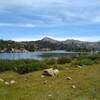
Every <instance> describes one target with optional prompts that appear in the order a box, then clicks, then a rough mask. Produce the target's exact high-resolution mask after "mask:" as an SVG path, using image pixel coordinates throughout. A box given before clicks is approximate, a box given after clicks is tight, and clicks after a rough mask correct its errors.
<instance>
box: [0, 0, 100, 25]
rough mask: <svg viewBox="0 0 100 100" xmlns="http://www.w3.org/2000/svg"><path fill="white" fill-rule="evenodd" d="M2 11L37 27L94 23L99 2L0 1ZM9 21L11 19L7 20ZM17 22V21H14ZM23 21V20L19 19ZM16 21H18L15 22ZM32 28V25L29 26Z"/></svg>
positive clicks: (74, 0)
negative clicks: (20, 17)
mask: <svg viewBox="0 0 100 100" xmlns="http://www.w3.org/2000/svg"><path fill="white" fill-rule="evenodd" d="M2 11H3V12H5V15H6V12H11V13H10V14H11V16H13V15H16V17H19V16H23V17H24V18H26V21H28V20H30V21H31V22H32V23H34V22H35V23H36V24H37V25H39V26H40V25H41V26H43V25H44V26H46V25H49V26H50V25H51V26H52V25H56V26H57V25H69V24H73V23H75V24H77V23H81V24H87V23H94V22H95V23H96V22H98V18H96V19H95V21H93V20H94V18H95V17H96V16H97V14H99V13H100V1H99V0H8V1H7V0H0V12H1V13H0V14H1V15H2ZM8 20H9V21H10V20H12V19H8ZM15 20H17V19H15ZM21 20H23V19H21ZM17 21H18V20H17ZM40 23H41V24H40ZM29 26H32V25H29Z"/></svg>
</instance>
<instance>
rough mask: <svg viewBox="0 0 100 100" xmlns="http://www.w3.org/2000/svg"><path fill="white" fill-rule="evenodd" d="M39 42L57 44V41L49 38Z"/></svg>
mask: <svg viewBox="0 0 100 100" xmlns="http://www.w3.org/2000/svg"><path fill="white" fill-rule="evenodd" d="M41 41H43V42H51V43H57V42H59V41H57V40H54V39H51V38H49V37H44V38H43V39H42V40H41Z"/></svg>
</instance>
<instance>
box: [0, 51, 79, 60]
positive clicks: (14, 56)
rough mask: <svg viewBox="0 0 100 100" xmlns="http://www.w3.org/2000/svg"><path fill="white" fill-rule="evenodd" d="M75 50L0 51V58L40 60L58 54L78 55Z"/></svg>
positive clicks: (58, 55) (57, 55)
mask: <svg viewBox="0 0 100 100" xmlns="http://www.w3.org/2000/svg"><path fill="white" fill-rule="evenodd" d="M78 54H79V53H76V52H66V51H63V50H59V51H58V50H57V51H46V52H45V51H38V52H24V53H0V59H9V60H16V59H36V60H42V59H46V58H53V57H60V56H70V55H78Z"/></svg>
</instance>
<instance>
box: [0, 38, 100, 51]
mask: <svg viewBox="0 0 100 100" xmlns="http://www.w3.org/2000/svg"><path fill="white" fill-rule="evenodd" d="M91 49H93V50H95V51H98V50H100V42H99V41H98V42H86V41H79V40H65V41H58V40H54V39H51V38H49V37H45V38H43V39H41V40H37V41H23V42H16V41H5V40H0V51H1V52H11V51H12V52H16V51H19V52H22V51H23V52H25V51H38V50H67V51H91Z"/></svg>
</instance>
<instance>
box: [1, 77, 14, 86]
mask: <svg viewBox="0 0 100 100" xmlns="http://www.w3.org/2000/svg"><path fill="white" fill-rule="evenodd" d="M0 82H4V84H5V85H12V84H15V83H16V81H15V80H10V81H9V82H8V81H5V80H4V79H2V78H0Z"/></svg>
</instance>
